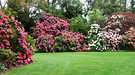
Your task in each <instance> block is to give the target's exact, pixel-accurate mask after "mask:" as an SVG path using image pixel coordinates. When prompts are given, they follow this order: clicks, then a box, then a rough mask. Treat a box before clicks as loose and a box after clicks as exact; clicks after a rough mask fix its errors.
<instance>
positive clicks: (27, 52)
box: [0, 13, 35, 64]
mask: <svg viewBox="0 0 135 75" xmlns="http://www.w3.org/2000/svg"><path fill="white" fill-rule="evenodd" d="M26 37H27V33H26V32H25V29H24V28H23V27H22V26H21V22H18V21H17V20H15V18H14V17H11V18H9V17H8V16H6V15H4V14H3V13H0V50H2V49H5V50H6V49H9V51H11V52H13V53H16V54H18V56H19V57H16V58H15V59H14V60H12V61H17V62H19V63H27V64H29V63H30V62H33V61H34V60H33V59H32V58H31V55H32V54H33V52H34V51H35V49H34V48H33V47H32V46H31V44H30V43H29V41H28V40H27V41H26ZM33 43H34V42H33ZM14 55H15V54H14ZM7 57H8V55H7ZM10 59H11V58H10ZM1 61H2V62H8V61H9V59H3V60H1Z"/></svg>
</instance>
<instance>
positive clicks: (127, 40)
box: [123, 27, 135, 50]
mask: <svg viewBox="0 0 135 75" xmlns="http://www.w3.org/2000/svg"><path fill="white" fill-rule="evenodd" d="M123 43H124V44H125V45H126V44H128V45H130V46H131V50H134V49H135V28H134V27H131V28H130V30H129V31H127V32H125V36H124V37H123Z"/></svg>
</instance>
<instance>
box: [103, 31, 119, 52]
mask: <svg viewBox="0 0 135 75" xmlns="http://www.w3.org/2000/svg"><path fill="white" fill-rule="evenodd" d="M103 34H104V35H103V37H104V40H105V41H104V42H105V46H106V49H107V50H109V51H116V50H119V44H120V43H121V41H122V36H121V35H119V33H118V32H117V31H114V30H111V29H109V30H108V31H104V32H103Z"/></svg>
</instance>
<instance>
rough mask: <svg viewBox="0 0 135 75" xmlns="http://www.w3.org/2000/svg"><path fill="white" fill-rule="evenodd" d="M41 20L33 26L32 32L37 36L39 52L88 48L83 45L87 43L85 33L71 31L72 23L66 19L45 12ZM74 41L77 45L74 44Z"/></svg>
mask: <svg viewBox="0 0 135 75" xmlns="http://www.w3.org/2000/svg"><path fill="white" fill-rule="evenodd" d="M40 22H41V23H40ZM40 22H37V24H36V27H35V28H34V27H33V28H32V31H33V33H32V34H31V35H32V36H33V37H34V38H36V42H35V44H36V47H37V48H38V52H54V51H56V52H61V51H79V50H77V49H81V48H82V47H84V49H87V48H85V47H86V46H83V44H84V43H85V42H84V41H85V40H83V37H84V35H82V34H79V33H76V32H75V33H73V32H69V31H68V28H69V27H68V26H69V25H70V24H69V23H67V22H66V21H65V20H62V19H59V18H58V17H57V18H56V17H53V16H51V15H50V14H47V13H44V14H43V15H41V17H40ZM60 39H61V40H60ZM62 39H63V40H62ZM75 41H76V42H75ZM82 41H83V42H82ZM73 42H74V43H75V44H76V45H73ZM77 46H78V47H77ZM65 49H67V50H65Z"/></svg>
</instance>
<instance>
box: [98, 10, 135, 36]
mask: <svg viewBox="0 0 135 75" xmlns="http://www.w3.org/2000/svg"><path fill="white" fill-rule="evenodd" d="M106 18H107V19H104V20H102V21H101V22H99V25H101V28H104V30H106V31H108V29H111V30H119V31H120V32H119V34H120V35H122V34H124V33H125V32H126V31H127V30H129V28H130V27H132V26H134V25H135V15H134V14H132V13H131V12H122V11H120V12H117V13H112V15H110V16H106Z"/></svg>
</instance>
